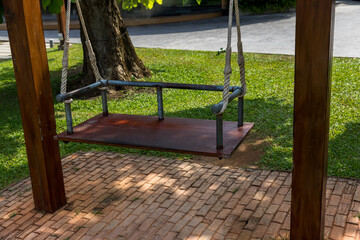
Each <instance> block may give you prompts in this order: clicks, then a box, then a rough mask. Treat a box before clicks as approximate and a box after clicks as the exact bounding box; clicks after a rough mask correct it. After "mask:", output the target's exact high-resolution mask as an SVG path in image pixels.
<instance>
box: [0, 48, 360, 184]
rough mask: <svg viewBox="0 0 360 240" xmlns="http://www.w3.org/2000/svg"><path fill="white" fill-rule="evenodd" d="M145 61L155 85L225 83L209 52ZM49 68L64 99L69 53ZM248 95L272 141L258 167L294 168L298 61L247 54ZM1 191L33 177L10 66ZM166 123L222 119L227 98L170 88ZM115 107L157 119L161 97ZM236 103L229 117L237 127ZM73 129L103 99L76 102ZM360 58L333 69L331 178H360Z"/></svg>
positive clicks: (131, 94)
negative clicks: (215, 108) (216, 112)
mask: <svg viewBox="0 0 360 240" xmlns="http://www.w3.org/2000/svg"><path fill="white" fill-rule="evenodd" d="M137 52H138V54H139V56H140V58H141V59H142V60H143V61H144V63H145V64H146V65H147V66H148V67H149V68H150V69H151V71H152V73H153V76H152V78H151V79H147V80H149V81H163V82H179V83H197V84H219V85H221V84H222V82H223V75H222V72H223V67H224V57H225V56H224V54H220V55H217V53H215V52H203V51H179V50H160V49H137ZM70 56H71V58H70V66H71V71H70V72H71V73H72V75H71V78H70V82H71V81H73V80H76V79H77V78H79V71H80V70H81V64H82V56H83V55H82V50H81V47H80V45H74V46H73V47H72V48H71V53H70ZM48 58H49V66H50V71H51V82H52V86H53V96H55V95H56V94H57V93H58V91H59V90H58V89H59V85H60V75H61V58H62V52H61V51H58V50H54V49H52V50H49V52H48ZM245 59H246V68H247V70H246V74H247V81H248V94H247V95H246V99H245V121H247V122H254V123H255V124H256V125H255V127H254V129H253V131H252V132H251V135H252V136H255V137H256V138H261V139H265V141H266V144H265V147H264V148H263V151H264V155H263V157H262V158H261V161H260V162H259V163H258V166H259V167H261V168H267V169H277V170H291V167H292V122H293V118H292V115H293V112H292V111H293V89H294V57H293V56H282V55H264V54H250V53H248V54H245ZM235 66H236V56H235V54H234V57H233V72H234V73H233V78H232V83H233V84H238V78H239V75H238V72H237V71H235V70H236V68H235ZM0 71H1V75H0V108H1V115H0V189H3V188H4V187H6V186H7V185H9V184H10V183H12V182H15V181H17V180H19V179H21V178H24V177H26V176H28V169H27V160H26V151H25V144H24V138H23V131H22V122H21V116H20V110H19V104H18V100H17V96H16V84H15V79H14V73H13V67H12V62H11V60H5V61H0ZM163 94H164V109H165V117H166V116H172V117H189V118H206V119H215V117H214V116H213V115H212V113H211V111H210V107H211V105H212V104H214V103H216V102H218V101H220V100H221V93H218V92H216V93H215V92H203V91H184V90H175V89H164V93H163ZM119 96H120V97H119V98H113V99H111V100H110V102H109V110H110V112H117V113H127V114H144V115H156V114H157V104H156V93H155V91H138V89H129V90H128V91H126V92H123V93H121V94H120V95H119ZM236 105H237V104H236V101H234V102H232V103H231V104H230V105H229V107H228V109H227V111H226V114H225V115H224V118H225V120H232V121H236ZM72 110H73V118H74V124H78V123H80V122H82V121H84V120H86V119H88V118H90V117H91V116H94V115H96V114H98V113H100V112H101V102H100V99H99V98H91V99H89V100H77V101H74V103H73V104H72ZM359 112H360V59H357V58H335V59H334V64H333V81H332V98H331V117H330V142H329V174H330V175H333V176H339V177H352V178H360V154H359V153H360V142H359V140H358V139H359V138H360V114H359ZM55 113H56V121H57V126H58V129H57V131H58V132H61V131H64V130H65V128H66V124H65V117H64V115H65V114H64V106H63V104H60V103H57V102H56V103H55ZM60 148H61V154H62V156H66V155H68V154H71V153H73V152H76V151H80V150H81V151H89V150H99V151H120V152H124V153H139V154H149V155H159V156H164V157H171V158H181V159H184V158H191V157H192V156H191V155H181V154H174V153H162V152H154V151H145V150H135V149H124V148H115V147H106V146H97V145H88V144H76V143H69V144H63V143H60Z"/></svg>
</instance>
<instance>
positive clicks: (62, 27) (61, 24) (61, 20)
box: [57, 3, 66, 49]
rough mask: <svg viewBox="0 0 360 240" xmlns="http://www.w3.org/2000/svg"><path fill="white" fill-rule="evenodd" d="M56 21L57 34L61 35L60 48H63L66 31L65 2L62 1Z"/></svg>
mask: <svg viewBox="0 0 360 240" xmlns="http://www.w3.org/2000/svg"><path fill="white" fill-rule="evenodd" d="M57 23H58V31H59V34H61V35H62V40H60V46H59V48H60V49H64V40H65V32H66V13H65V3H63V5H62V7H61V10H60V13H59V14H57Z"/></svg>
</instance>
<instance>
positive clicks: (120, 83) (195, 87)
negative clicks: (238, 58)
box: [56, 80, 242, 102]
mask: <svg viewBox="0 0 360 240" xmlns="http://www.w3.org/2000/svg"><path fill="white" fill-rule="evenodd" d="M107 86H117V87H125V86H127V87H153V88H159V87H160V88H175V89H188V90H203V91H219V92H221V91H223V90H224V87H223V86H219V85H201V84H185V83H162V82H130V81H118V80H101V81H98V82H96V83H92V84H90V85H88V86H86V87H82V88H79V89H76V90H73V91H71V92H68V93H65V94H58V95H57V96H56V100H57V101H58V102H64V101H65V100H67V99H70V98H72V97H75V96H79V95H81V94H83V93H86V92H88V91H91V90H94V89H96V88H99V87H107ZM236 89H242V88H241V87H238V86H231V87H230V92H234V91H235V90H236Z"/></svg>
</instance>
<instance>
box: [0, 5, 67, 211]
mask: <svg viewBox="0 0 360 240" xmlns="http://www.w3.org/2000/svg"><path fill="white" fill-rule="evenodd" d="M3 6H4V11H5V17H6V23H7V29H8V33H9V39H10V46H11V52H12V57H13V64H14V71H15V78H16V85H17V91H18V99H19V103H20V111H21V116H22V122H23V129H24V137H25V143H26V150H27V157H28V162H29V169H30V177H31V183H32V189H33V198H34V203H35V207H36V208H37V209H39V210H45V211H48V212H54V211H56V210H57V209H58V208H60V207H62V206H63V205H64V204H65V203H66V198H65V191H64V182H63V174H62V166H61V159H60V153H59V145H58V142H56V141H55V140H54V139H53V136H54V135H55V134H56V126H55V115H54V107H53V98H52V95H51V86H50V74H49V67H48V62H47V55H46V49H45V40H44V34H43V28H42V21H41V12H40V4H39V1H38V0H32V1H30V0H3Z"/></svg>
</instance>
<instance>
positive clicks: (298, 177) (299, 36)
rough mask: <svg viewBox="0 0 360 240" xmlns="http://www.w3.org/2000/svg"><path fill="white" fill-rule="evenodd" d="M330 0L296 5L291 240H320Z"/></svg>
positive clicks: (331, 25)
mask: <svg viewBox="0 0 360 240" xmlns="http://www.w3.org/2000/svg"><path fill="white" fill-rule="evenodd" d="M334 9H335V1H334V0H298V1H297V5H296V43H295V56H296V57H295V103H294V150H293V159H294V168H293V175H292V198H291V233H290V238H291V239H292V240H300V239H301V240H306V239H309V240H315V239H321V240H322V239H324V216H325V193H326V181H327V158H328V141H329V115H330V94H331V93H330V87H331V66H332V49H333V29H334Z"/></svg>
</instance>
